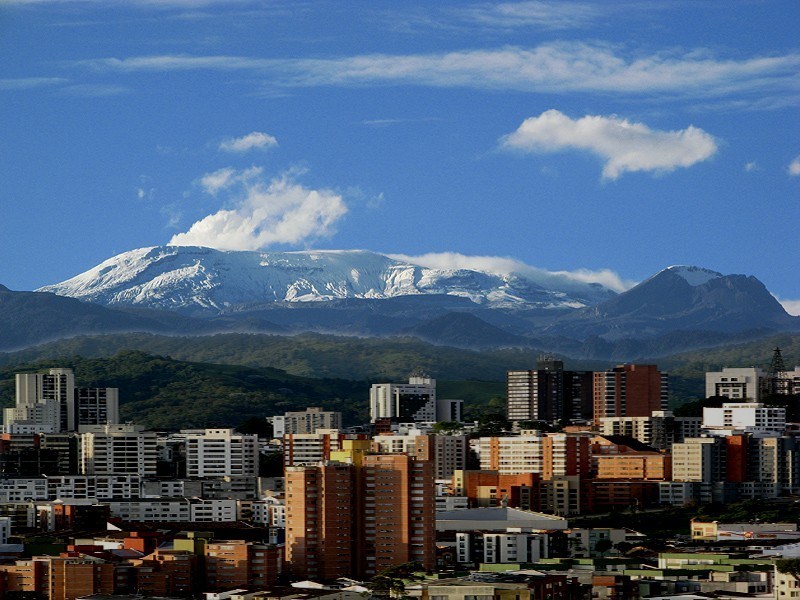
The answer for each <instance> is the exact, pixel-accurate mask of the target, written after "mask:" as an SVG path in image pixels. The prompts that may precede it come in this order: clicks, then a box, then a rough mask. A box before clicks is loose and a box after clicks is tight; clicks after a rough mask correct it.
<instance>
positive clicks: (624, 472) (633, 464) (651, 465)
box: [595, 452, 672, 481]
mask: <svg viewBox="0 0 800 600" xmlns="http://www.w3.org/2000/svg"><path fill="white" fill-rule="evenodd" d="M595 461H596V464H597V473H596V475H595V477H596V478H597V479H640V480H644V481H670V480H671V479H672V457H671V456H669V455H668V454H661V453H659V452H652V453H645V452H642V453H638V452H637V453H630V454H617V455H613V454H611V455H606V456H598V457H596V458H595Z"/></svg>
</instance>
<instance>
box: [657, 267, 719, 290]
mask: <svg viewBox="0 0 800 600" xmlns="http://www.w3.org/2000/svg"><path fill="white" fill-rule="evenodd" d="M664 270H665V271H669V272H670V273H673V274H674V275H678V276H679V277H682V278H683V279H684V280H685V281H686V283H688V284H689V285H691V286H692V287H697V286H698V285H703V284H704V283H708V282H709V281H711V280H712V279H717V278H719V277H723V275H722V273H717V272H716V271H711V270H710V269H704V268H702V267H692V266H690V265H674V266H672V267H667V268H666V269H664Z"/></svg>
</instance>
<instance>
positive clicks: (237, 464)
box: [186, 429, 258, 477]
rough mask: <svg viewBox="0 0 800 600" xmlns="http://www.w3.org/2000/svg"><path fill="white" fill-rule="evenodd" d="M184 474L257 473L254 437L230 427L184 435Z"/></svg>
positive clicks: (228, 475)
mask: <svg viewBox="0 0 800 600" xmlns="http://www.w3.org/2000/svg"><path fill="white" fill-rule="evenodd" d="M186 476H187V477H256V476H258V436H257V435H248V434H242V433H235V432H234V431H233V429H206V430H204V431H203V433H192V434H189V435H187V436H186Z"/></svg>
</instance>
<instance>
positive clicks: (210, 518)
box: [105, 498, 236, 522]
mask: <svg viewBox="0 0 800 600" xmlns="http://www.w3.org/2000/svg"><path fill="white" fill-rule="evenodd" d="M105 504H108V506H109V510H110V512H111V515H112V516H114V517H119V518H121V519H124V520H126V521H142V522H147V521H183V522H188V521H192V522H222V521H235V520H236V500H230V499H213V500H212V499H201V498H148V499H147V500H136V499H132V500H116V499H115V500H111V501H109V502H106V503H105Z"/></svg>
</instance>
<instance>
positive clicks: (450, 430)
mask: <svg viewBox="0 0 800 600" xmlns="http://www.w3.org/2000/svg"><path fill="white" fill-rule="evenodd" d="M463 429H464V425H462V424H461V423H459V422H458V421H439V422H438V423H434V424H433V427H432V428H431V431H433V433H436V434H441V435H457V434H459V433H461V431H462V430H463Z"/></svg>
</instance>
